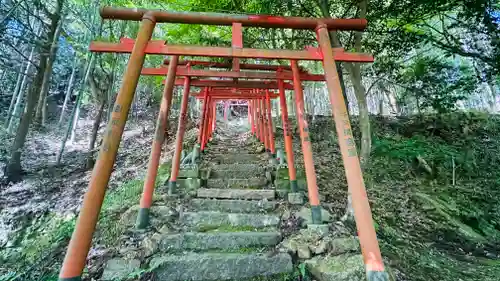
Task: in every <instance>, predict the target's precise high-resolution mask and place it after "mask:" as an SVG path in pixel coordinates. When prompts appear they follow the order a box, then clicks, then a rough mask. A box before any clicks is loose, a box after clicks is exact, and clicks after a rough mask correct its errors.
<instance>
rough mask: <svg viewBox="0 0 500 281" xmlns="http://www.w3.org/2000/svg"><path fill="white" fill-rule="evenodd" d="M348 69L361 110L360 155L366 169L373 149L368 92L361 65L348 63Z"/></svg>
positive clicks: (362, 164)
mask: <svg viewBox="0 0 500 281" xmlns="http://www.w3.org/2000/svg"><path fill="white" fill-rule="evenodd" d="M346 67H347V69H348V71H349V78H351V82H352V85H353V88H354V94H355V95H356V100H357V101H358V110H359V129H360V131H361V149H360V153H359V157H360V161H361V166H362V167H365V165H366V164H367V162H368V160H369V158H370V152H371V148H372V137H371V128H370V118H369V114H370V113H369V111H368V103H367V101H366V95H365V93H366V90H365V87H364V86H363V81H362V78H361V70H360V65H359V64H352V63H346Z"/></svg>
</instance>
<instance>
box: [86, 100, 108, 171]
mask: <svg viewBox="0 0 500 281" xmlns="http://www.w3.org/2000/svg"><path fill="white" fill-rule="evenodd" d="M105 107H106V103H105V102H104V99H103V100H102V101H101V104H100V105H99V110H98V111H97V115H96V117H95V119H94V125H93V126H92V133H91V135H90V142H89V148H88V151H87V161H86V164H85V168H86V169H92V168H93V167H94V146H95V143H96V140H97V133H98V132H99V126H100V125H101V120H102V115H103V112H104V108H105Z"/></svg>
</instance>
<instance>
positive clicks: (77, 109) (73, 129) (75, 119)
mask: <svg viewBox="0 0 500 281" xmlns="http://www.w3.org/2000/svg"><path fill="white" fill-rule="evenodd" d="M79 116H80V102H78V103H76V104H75V114H74V115H73V119H72V120H70V122H72V124H71V137H70V138H69V141H70V142H74V141H75V137H76V129H77V128H76V127H77V125H78V117H79Z"/></svg>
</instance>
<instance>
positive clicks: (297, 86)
mask: <svg viewBox="0 0 500 281" xmlns="http://www.w3.org/2000/svg"><path fill="white" fill-rule="evenodd" d="M291 64H292V72H293V87H294V92H295V107H296V109H297V121H298V123H299V129H300V139H301V143H302V154H304V166H305V169H306V179H307V193H308V195H309V204H310V205H311V217H312V223H313V224H316V225H319V224H321V223H322V222H323V220H322V219H321V206H320V203H319V192H318V185H317V183H316V170H315V169H314V160H313V157H312V147H311V139H310V137H309V126H308V124H307V120H306V118H305V116H304V114H305V112H304V93H303V92H302V83H301V81H300V71H299V67H298V65H297V61H295V60H292V61H291Z"/></svg>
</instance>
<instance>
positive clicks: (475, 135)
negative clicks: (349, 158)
mask: <svg viewBox="0 0 500 281" xmlns="http://www.w3.org/2000/svg"><path fill="white" fill-rule="evenodd" d="M373 124H374V135H375V137H374V144H373V154H372V158H371V163H370V165H369V167H367V169H366V173H365V178H366V181H367V188H368V189H369V196H370V198H371V199H372V200H373V203H372V207H373V212H374V219H375V220H376V221H377V223H378V225H379V229H378V236H379V238H380V243H381V247H382V252H383V254H384V255H385V256H388V257H389V258H390V259H391V260H393V261H398V266H397V268H398V269H400V270H402V271H403V272H404V273H405V275H407V276H408V277H409V278H410V280H417V281H419V280H422V281H423V280H429V279H427V276H426V274H425V273H427V272H428V273H431V272H432V275H433V279H431V280H446V281H447V280H450V281H451V280H458V279H463V278H468V279H469V280H478V281H479V280H494V279H491V278H492V276H496V275H498V273H499V272H500V266H499V264H498V263H495V260H491V259H489V258H491V256H492V255H490V254H488V253H498V252H499V250H500V249H499V248H498V245H500V220H499V219H498V218H499V217H500V208H499V207H498V206H499V205H500V202H499V199H498V198H500V197H499V196H500V191H499V190H498V180H497V179H498V177H500V171H498V169H497V168H496V167H497V165H496V164H497V163H500V158H499V157H498V156H497V155H498V154H499V152H500V151H499V147H500V137H499V134H500V119H499V118H498V117H497V116H494V115H487V114H484V113H473V112H471V113H453V114H441V115H434V114H433V115H423V116H419V117H409V118H401V119H398V120H392V119H379V120H373ZM417 156H421V157H422V158H424V159H425V160H426V161H427V163H428V164H429V166H430V167H431V168H432V170H433V174H432V175H428V174H427V173H423V172H422V171H420V170H419V168H418V165H416V163H415V157H417ZM452 159H454V161H455V182H456V183H455V185H453V184H452V181H453V165H452ZM463 268H467V270H466V271H464V270H463Z"/></svg>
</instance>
